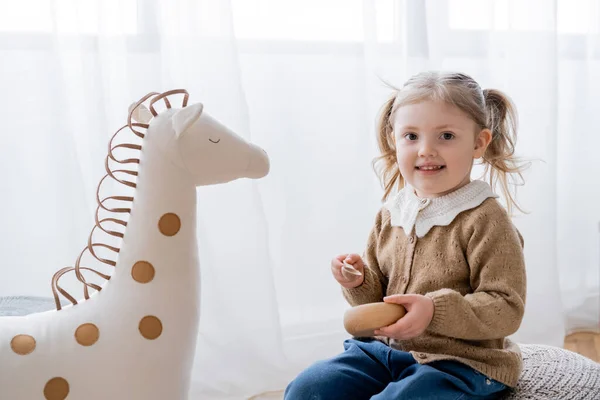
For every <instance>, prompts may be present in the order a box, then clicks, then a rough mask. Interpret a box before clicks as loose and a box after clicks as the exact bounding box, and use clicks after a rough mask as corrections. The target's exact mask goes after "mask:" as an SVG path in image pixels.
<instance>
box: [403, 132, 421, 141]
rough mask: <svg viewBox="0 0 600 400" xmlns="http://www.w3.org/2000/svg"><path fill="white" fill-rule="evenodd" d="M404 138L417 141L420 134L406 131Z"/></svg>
mask: <svg viewBox="0 0 600 400" xmlns="http://www.w3.org/2000/svg"><path fill="white" fill-rule="evenodd" d="M404 138H405V139H406V140H409V141H411V142H412V141H415V140H417V139H418V136H417V134H416V133H412V132H409V133H405V134H404Z"/></svg>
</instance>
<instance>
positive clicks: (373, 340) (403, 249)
mask: <svg viewBox="0 0 600 400" xmlns="http://www.w3.org/2000/svg"><path fill="white" fill-rule="evenodd" d="M515 114H516V113H515V109H514V106H513V105H512V103H511V101H510V100H509V99H508V98H507V97H506V96H505V95H503V94H502V93H501V92H499V91H497V90H490V89H487V90H482V89H481V87H480V86H479V84H478V83H477V82H476V81H475V80H473V79H472V78H471V77H469V76H467V75H465V74H460V73H440V72H426V73H421V74H419V75H417V76H415V77H413V78H411V79H410V80H408V82H406V84H405V85H404V86H403V87H402V88H401V89H400V90H397V91H395V93H394V95H393V97H392V98H391V99H390V100H389V101H388V102H387V103H386V104H385V105H384V109H383V113H382V118H381V120H380V123H379V127H378V141H379V148H380V150H381V153H382V154H381V156H380V157H379V158H378V162H379V164H380V165H381V168H380V169H379V172H380V177H381V180H382V182H383V185H384V188H385V195H384V200H386V202H385V204H384V206H383V207H382V208H381V210H380V211H379V212H378V214H377V217H376V219H375V225H374V226H373V228H372V230H371V234H370V236H369V239H368V243H367V248H366V251H365V253H364V259H363V258H362V257H361V256H360V255H358V254H341V255H339V256H337V257H335V258H334V259H333V260H332V262H331V270H332V273H333V276H334V278H335V279H336V280H337V281H338V282H339V283H340V285H341V286H342V291H343V294H344V297H345V298H346V300H347V301H348V302H349V303H350V305H352V306H357V305H361V304H366V303H374V302H381V301H384V302H388V303H396V304H401V305H402V306H404V307H405V308H406V311H407V313H406V315H405V316H404V317H403V318H401V319H400V320H398V321H397V322H396V323H394V324H392V325H390V326H387V327H382V328H380V329H379V330H377V331H375V334H376V335H377V336H375V337H369V338H352V339H349V340H346V341H345V342H344V349H345V351H344V352H343V353H341V354H340V355H338V356H335V357H333V358H331V359H328V360H323V361H319V362H317V363H315V364H313V365H312V366H310V367H309V368H307V369H306V370H304V371H303V372H302V373H301V374H300V375H299V376H298V377H297V378H296V379H295V380H294V381H292V382H291V383H290V384H289V386H288V388H287V389H286V394H285V398H286V399H344V400H346V399H380V400H381V399H404V398H406V399H451V400H458V399H461V400H466V399H493V398H498V397H499V396H500V395H501V394H502V393H503V392H504V391H505V390H506V389H507V388H508V387H514V386H515V385H516V383H517V380H518V378H519V375H520V372H521V368H522V360H521V354H520V351H519V348H518V347H517V345H516V344H515V343H513V342H511V341H510V340H509V339H507V338H506V337H507V336H509V335H511V334H513V333H515V332H516V331H517V329H518V328H519V326H520V324H521V320H522V318H523V312H524V308H525V292H526V275H525V263H524V257H523V238H522V237H521V235H520V233H519V232H518V231H517V229H516V228H515V227H514V225H513V224H512V222H511V219H510V217H509V213H507V211H506V210H505V209H504V208H503V207H502V206H501V205H500V203H499V202H498V201H497V200H496V198H497V197H498V196H497V195H496V194H495V193H494V188H495V186H496V184H497V183H498V181H499V182H500V183H501V187H502V191H503V193H504V195H505V198H506V200H507V203H508V208H509V210H508V211H509V212H510V210H511V209H512V207H513V206H516V207H517V208H518V206H517V205H516V203H515V201H514V198H513V197H512V196H511V194H510V192H509V190H508V182H509V177H510V175H511V174H517V175H518V176H520V172H521V169H522V167H521V166H519V165H518V164H517V163H516V160H515V159H514V157H513V152H514V144H515V139H516V115H515ZM477 159H481V160H482V162H483V163H484V165H485V168H486V169H485V171H486V174H487V175H489V180H490V183H491V186H490V184H488V183H486V182H484V181H482V180H471V170H472V168H473V164H474V161H475V160H477ZM344 263H347V264H350V265H352V266H353V267H354V268H355V269H356V270H358V271H359V272H360V275H355V274H348V273H345V269H344V268H343V267H344Z"/></svg>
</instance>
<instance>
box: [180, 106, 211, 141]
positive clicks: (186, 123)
mask: <svg viewBox="0 0 600 400" xmlns="http://www.w3.org/2000/svg"><path fill="white" fill-rule="evenodd" d="M203 109H204V105H203V104H202V103H196V104H192V105H191V106H187V107H184V108H182V109H180V110H177V111H176V112H175V114H173V129H175V135H176V136H177V137H180V136H181V135H182V134H183V133H184V132H185V131H186V130H187V129H188V128H189V127H190V126H192V124H193V123H194V122H196V121H197V120H198V119H199V118H200V115H202V110H203Z"/></svg>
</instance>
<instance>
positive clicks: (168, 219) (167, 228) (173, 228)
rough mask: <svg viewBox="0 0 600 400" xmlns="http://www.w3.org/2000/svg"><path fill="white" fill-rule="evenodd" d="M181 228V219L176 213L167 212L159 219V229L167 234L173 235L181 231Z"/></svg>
mask: <svg viewBox="0 0 600 400" xmlns="http://www.w3.org/2000/svg"><path fill="white" fill-rule="evenodd" d="M180 228H181V220H180V219H179V217H178V216H177V215H176V214H173V213H167V214H165V215H163V216H162V217H160V221H158V229H159V230H160V232H161V233H162V234H163V235H165V236H173V235H175V234H177V232H179V229H180Z"/></svg>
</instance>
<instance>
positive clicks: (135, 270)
mask: <svg viewBox="0 0 600 400" xmlns="http://www.w3.org/2000/svg"><path fill="white" fill-rule="evenodd" d="M131 276H132V277H133V279H134V280H135V281H137V282H139V283H148V282H150V281H151V280H152V279H154V267H153V266H152V264H150V263H149V262H147V261H138V262H136V263H135V264H133V267H132V268H131Z"/></svg>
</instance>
